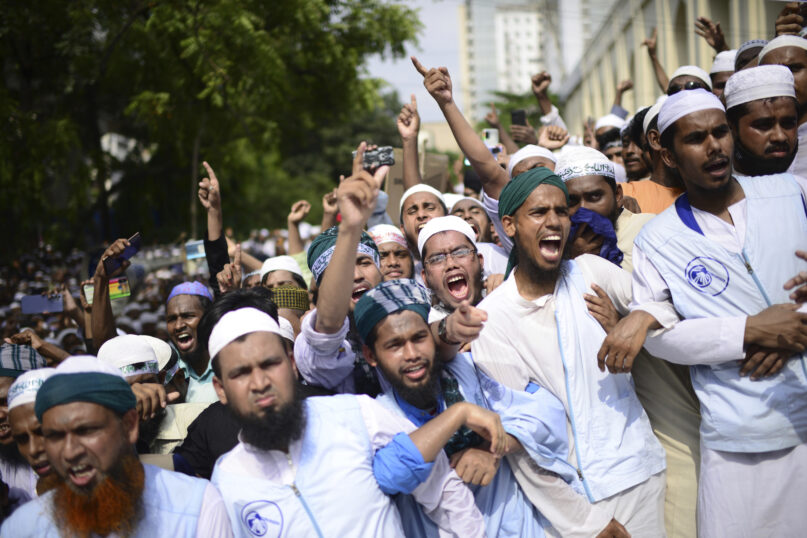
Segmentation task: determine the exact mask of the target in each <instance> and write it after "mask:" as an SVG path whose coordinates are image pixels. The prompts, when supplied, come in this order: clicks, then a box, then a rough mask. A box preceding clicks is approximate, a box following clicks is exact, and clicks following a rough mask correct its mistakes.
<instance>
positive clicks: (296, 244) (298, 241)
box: [286, 200, 311, 256]
mask: <svg viewBox="0 0 807 538" xmlns="http://www.w3.org/2000/svg"><path fill="white" fill-rule="evenodd" d="M309 211H311V204H309V203H308V202H306V201H305V200H300V201H298V202H294V204H293V205H292V206H291V211H290V212H289V216H288V218H287V219H286V221H287V223H288V227H289V252H288V254H289V256H293V255H294V254H299V253H300V252H302V251H304V250H305V245H303V239H302V238H301V237H300V223H301V222H302V221H303V219H305V217H306V216H307V215H308V212H309Z"/></svg>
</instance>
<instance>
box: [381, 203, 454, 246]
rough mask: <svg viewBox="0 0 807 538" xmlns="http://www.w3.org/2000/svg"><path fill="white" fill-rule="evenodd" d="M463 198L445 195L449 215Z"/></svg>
mask: <svg viewBox="0 0 807 538" xmlns="http://www.w3.org/2000/svg"><path fill="white" fill-rule="evenodd" d="M463 198H465V197H464V196H463V195H462V194H455V193H453V192H444V193H443V201H444V202H445V203H446V209H447V210H448V212H449V213H451V208H452V207H454V204H456V203H457V202H459V201H460V200H462V199H463ZM376 244H378V243H376Z"/></svg>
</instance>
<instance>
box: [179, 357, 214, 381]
mask: <svg viewBox="0 0 807 538" xmlns="http://www.w3.org/2000/svg"><path fill="white" fill-rule="evenodd" d="M179 366H180V368H182V371H183V372H185V376H186V377H187V378H189V379H193V380H194V381H197V382H198V383H212V382H213V376H214V375H215V374H214V373H213V361H211V360H208V361H207V368H205V371H204V372H202V375H199V374H197V373H196V370H194V369H193V368H191V367H190V366H189V365H188V364H187V363H186V362H185V361H183V360H181V359H180V361H179Z"/></svg>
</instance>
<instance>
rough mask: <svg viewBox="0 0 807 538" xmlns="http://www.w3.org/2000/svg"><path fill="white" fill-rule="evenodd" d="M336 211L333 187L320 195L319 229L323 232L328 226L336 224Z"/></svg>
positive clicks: (337, 210) (337, 208)
mask: <svg viewBox="0 0 807 538" xmlns="http://www.w3.org/2000/svg"><path fill="white" fill-rule="evenodd" d="M342 179H344V178H342ZM338 212H339V207H338V206H337V205H336V189H334V190H332V191H331V192H329V193H326V194H325V195H324V196H323V197H322V222H321V223H320V230H322V231H323V232H324V231H325V230H327V229H328V228H333V227H334V226H336V214H337V213H338Z"/></svg>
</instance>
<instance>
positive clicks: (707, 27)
mask: <svg viewBox="0 0 807 538" xmlns="http://www.w3.org/2000/svg"><path fill="white" fill-rule="evenodd" d="M695 33H696V34H698V35H699V36H701V37H702V38H703V39H705V40H706V42H707V43H708V44H709V46H710V47H712V48H713V49H715V50H716V51H717V52H722V51H724V50H729V47H728V45H726V36H724V35H723V30H721V29H720V23H719V22H717V23H714V22H712V21H711V19H709V18H708V17H698V18H697V19H695Z"/></svg>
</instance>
